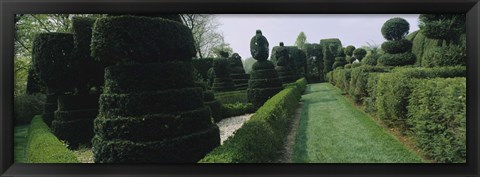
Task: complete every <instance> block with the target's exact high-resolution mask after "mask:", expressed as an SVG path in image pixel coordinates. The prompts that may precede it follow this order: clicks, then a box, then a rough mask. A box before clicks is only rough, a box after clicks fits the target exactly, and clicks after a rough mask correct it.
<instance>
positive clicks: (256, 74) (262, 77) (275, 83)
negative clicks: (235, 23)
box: [247, 30, 283, 109]
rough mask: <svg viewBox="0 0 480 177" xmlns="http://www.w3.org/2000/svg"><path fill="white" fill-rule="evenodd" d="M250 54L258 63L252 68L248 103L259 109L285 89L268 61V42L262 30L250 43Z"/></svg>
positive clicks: (272, 65)
mask: <svg viewBox="0 0 480 177" xmlns="http://www.w3.org/2000/svg"><path fill="white" fill-rule="evenodd" d="M260 51H261V52H260ZM265 51H266V54H265V53H264V52H265ZM250 52H251V53H252V56H253V58H254V59H255V60H257V62H255V63H254V64H253V66H252V71H251V73H250V79H249V80H248V89H247V96H248V101H249V102H250V103H252V104H253V106H254V107H255V108H257V109H258V108H259V107H261V106H262V105H263V103H265V102H266V101H267V100H268V99H270V98H271V97H272V96H273V95H275V94H277V93H278V92H280V91H281V90H282V89H283V87H282V82H281V80H280V79H279V78H278V73H277V71H275V66H274V64H273V63H272V62H271V61H268V60H266V58H268V41H267V38H265V37H264V36H263V35H262V32H261V31H260V30H257V34H256V35H255V36H253V38H252V40H251V42H250ZM262 52H263V53H262ZM260 53H261V54H260Z"/></svg>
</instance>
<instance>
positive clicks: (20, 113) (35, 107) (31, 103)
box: [13, 93, 46, 125]
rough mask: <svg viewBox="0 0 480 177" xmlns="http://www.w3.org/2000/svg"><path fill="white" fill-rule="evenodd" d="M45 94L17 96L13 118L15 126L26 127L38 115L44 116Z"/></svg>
mask: <svg viewBox="0 0 480 177" xmlns="http://www.w3.org/2000/svg"><path fill="white" fill-rule="evenodd" d="M45 99H46V98H45V95H44V94H39V93H37V94H31V95H28V94H22V95H15V97H14V109H13V111H14V112H13V116H14V121H15V125H25V124H28V123H30V122H31V121H32V118H33V117H34V116H36V115H39V114H42V112H43V108H44V104H45Z"/></svg>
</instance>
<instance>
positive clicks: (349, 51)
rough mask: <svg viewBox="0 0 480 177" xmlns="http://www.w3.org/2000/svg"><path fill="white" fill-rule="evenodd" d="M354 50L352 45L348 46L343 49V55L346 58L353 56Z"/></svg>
mask: <svg viewBox="0 0 480 177" xmlns="http://www.w3.org/2000/svg"><path fill="white" fill-rule="evenodd" d="M354 50H355V46H353V45H349V46H347V47H346V48H345V51H344V52H345V55H347V56H352V55H353V51H354Z"/></svg>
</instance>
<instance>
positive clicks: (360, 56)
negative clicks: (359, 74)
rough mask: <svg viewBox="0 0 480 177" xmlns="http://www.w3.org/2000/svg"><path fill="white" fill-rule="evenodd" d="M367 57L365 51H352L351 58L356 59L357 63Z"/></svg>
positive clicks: (359, 49)
mask: <svg viewBox="0 0 480 177" xmlns="http://www.w3.org/2000/svg"><path fill="white" fill-rule="evenodd" d="M365 55H367V51H366V50H365V49H362V48H358V49H355V50H354V51H353V56H354V57H355V58H356V59H358V61H362V59H363V58H364V57H365Z"/></svg>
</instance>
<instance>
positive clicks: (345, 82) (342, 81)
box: [332, 69, 352, 93]
mask: <svg viewBox="0 0 480 177" xmlns="http://www.w3.org/2000/svg"><path fill="white" fill-rule="evenodd" d="M351 73H352V69H337V70H335V71H333V75H332V76H333V77H332V79H333V83H334V85H335V86H337V87H338V88H340V89H341V90H342V91H343V92H344V93H348V90H349V87H350V78H351Z"/></svg>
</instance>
